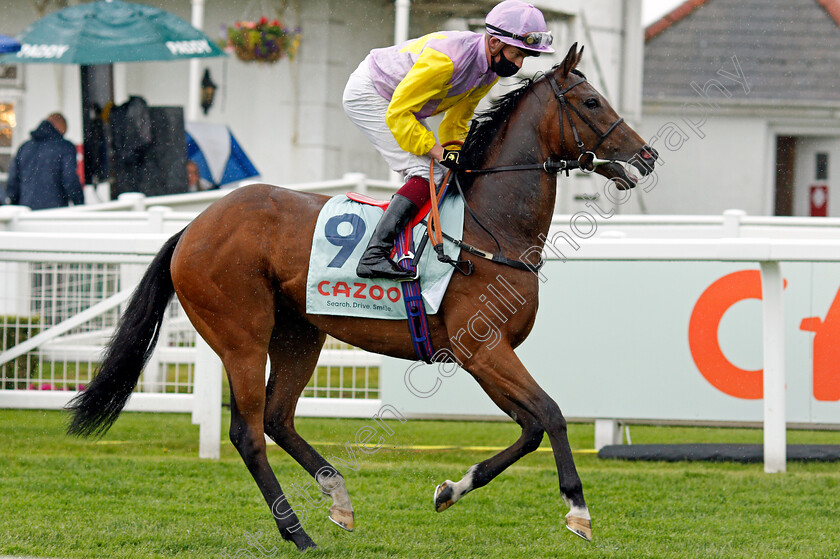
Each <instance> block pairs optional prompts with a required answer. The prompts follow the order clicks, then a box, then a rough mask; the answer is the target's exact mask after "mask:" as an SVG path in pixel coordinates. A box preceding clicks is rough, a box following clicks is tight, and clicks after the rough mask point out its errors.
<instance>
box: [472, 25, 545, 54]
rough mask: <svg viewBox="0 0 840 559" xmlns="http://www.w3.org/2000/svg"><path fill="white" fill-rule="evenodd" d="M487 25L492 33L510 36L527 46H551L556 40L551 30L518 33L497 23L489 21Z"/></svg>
mask: <svg viewBox="0 0 840 559" xmlns="http://www.w3.org/2000/svg"><path fill="white" fill-rule="evenodd" d="M485 26H486V27H487V29H490V31H491V33H490V34H491V35H498V36H500V37H510V38H511V39H514V40H517V41H521V42H522V43H523V44H524V45H525V46H526V47H532V48H545V47H550V46H551V43H552V42H554V37H552V36H551V31H532V32H530V33H525V34H524V35H517V34H516V33H511V32H510V31H505V30H504V29H500V28H498V27H496V26H495V25H490V24H489V23H487V24H485Z"/></svg>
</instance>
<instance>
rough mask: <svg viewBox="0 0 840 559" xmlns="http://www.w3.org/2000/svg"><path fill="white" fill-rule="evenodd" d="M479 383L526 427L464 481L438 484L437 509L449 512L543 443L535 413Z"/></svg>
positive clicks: (541, 431) (481, 463)
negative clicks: (470, 493) (471, 493)
mask: <svg viewBox="0 0 840 559" xmlns="http://www.w3.org/2000/svg"><path fill="white" fill-rule="evenodd" d="M479 384H480V385H481V387H482V388H483V389H484V391H485V392H486V393H487V395H488V396H490V398H491V399H492V400H493V402H495V404H496V405H497V406H499V408H500V409H501V410H502V411H504V412H505V413H506V414H508V415H509V416H511V417H512V418H513V420H514V421H516V422H517V423H518V424H519V425H520V427H522V434H521V435H520V436H519V439H517V441H516V442H515V443H513V444H512V445H511V446H509V447H508V448H506V449H504V450H503V451H501V452H499V453H498V454H496V455H494V456H493V457H491V458H488V459H487V460H485V461H483V462H480V463H478V464H476V465H474V466H471V467H470V469H469V470H467V473H466V474H465V475H464V477H463V478H462V479H461V480H460V481H458V482H453V481H450V480H446V481H445V482H443V483H442V484H440V485H438V486H437V487H436V488H435V510H436V511H437V512H443V511H445V510H446V509H448V508H449V507H451V506H452V505H454V504H455V503H457V502H458V500H459V499H460V498H461V497H463V496H464V495H466V494H467V493H469V492H470V491H472V490H474V489H478V488H480V487H484V486H485V485H487V484H488V483H490V482H491V481H492V480H493V479H494V478H495V477H496V476H498V475H499V474H500V473H502V472H503V471H505V470H506V469H507V468H508V467H509V466H510V465H511V464H513V463H515V462H516V461H517V460H519V459H520V458H522V457H523V456H525V455H526V454H529V453H531V452H533V451H535V450H536V449H537V448H539V446H540V443H541V442H542V438H543V428H542V427H540V425H539V423H538V422H537V420H536V419H535V418H534V416H533V415H531V414H530V413H528V412H527V411H525V410H524V409H523V408H522V407H520V406H517V405H516V404H515V403H514V402H512V401H511V400H510V399H508V398H506V397H505V396H504V395H503V394H502V393H501V392H499V391H498V390H496V389H494V388H493V387H491V386H489V385H487V384H485V383H483V382H479Z"/></svg>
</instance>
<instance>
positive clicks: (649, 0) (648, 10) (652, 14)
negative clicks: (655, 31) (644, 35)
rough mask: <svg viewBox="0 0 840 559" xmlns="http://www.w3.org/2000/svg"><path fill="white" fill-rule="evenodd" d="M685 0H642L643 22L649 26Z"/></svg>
mask: <svg viewBox="0 0 840 559" xmlns="http://www.w3.org/2000/svg"><path fill="white" fill-rule="evenodd" d="M684 1H685V0H642V23H643V24H644V25H645V26H647V25H650V24H651V23H653V22H654V21H656V20H657V19H659V18H660V17H662V16H664V15H665V14H667V13H668V12H670V11H671V10H673V9H674V8H676V7H677V6H679V5H680V4H682V3H683V2H684Z"/></svg>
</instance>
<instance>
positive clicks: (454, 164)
mask: <svg viewBox="0 0 840 559" xmlns="http://www.w3.org/2000/svg"><path fill="white" fill-rule="evenodd" d="M460 157H461V152H460V151H458V150H456V149H445V150H443V157H442V158H441V160H440V164H441V165H443V166H444V167H446V168H448V169H452V170H453V171H463V170H464V167H463V166H462V165H461V161H460Z"/></svg>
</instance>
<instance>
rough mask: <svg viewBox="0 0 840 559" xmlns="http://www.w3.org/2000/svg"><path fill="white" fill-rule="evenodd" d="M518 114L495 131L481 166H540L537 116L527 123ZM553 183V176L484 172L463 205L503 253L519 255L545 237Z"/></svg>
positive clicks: (544, 153)
mask: <svg viewBox="0 0 840 559" xmlns="http://www.w3.org/2000/svg"><path fill="white" fill-rule="evenodd" d="M518 112H520V115H516V114H514V115H512V118H511V119H510V121H509V123H508V124H507V125H506V126H505V127H504V128H503V129H501V130H500V131H499V133H498V135H497V140H496V141H494V144H493V145H494V146H497V147H494V148H493V149H492V150H491V152H490V153H489V154H488V157H487V160H486V161H485V163H484V167H496V166H502V165H517V164H524V163H535V162H538V163H542V162H543V161H544V160H545V158H546V157H547V156H548V153H547V151H546V150H545V149H543V148H541V146H540V143H539V134H538V132H537V128H536V127H537V126H538V117H539V115H537V116H534V117H532V118H528V117H527V116H524V115H522V114H521V111H518ZM517 116H518V118H517ZM499 138H503V139H502V141H501V142H500V141H499V140H498V139H499ZM555 184H556V177H555V175H550V174H548V173H546V172H544V171H542V170H527V171H506V172H501V173H488V174H486V175H481V176H479V178H477V179H476V180H475V184H474V185H473V186H472V187H471V188H470V189H469V191H468V192H467V203H469V204H470V206H471V207H472V208H473V209H474V210H475V211H476V214H478V215H479V219H480V220H481V221H482V223H483V224H484V225H485V227H487V228H488V229H489V230H490V231H491V232H492V233H493V235H495V236H496V238H497V239H498V240H499V242H500V243H501V244H502V247H503V248H505V249H506V252H510V253H511V254H514V253H515V256H519V254H520V252H524V251H526V250H528V249H529V248H531V247H542V245H543V241H542V240H541V239H540V236H541V235H545V234H546V233H547V232H548V228H549V226H550V225H551V216H552V215H553V213H554V197H555V190H556V188H555ZM543 238H545V237H543Z"/></svg>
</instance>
